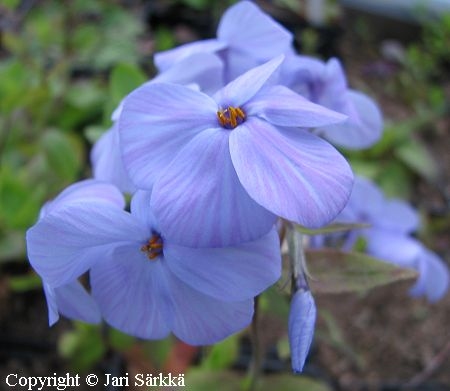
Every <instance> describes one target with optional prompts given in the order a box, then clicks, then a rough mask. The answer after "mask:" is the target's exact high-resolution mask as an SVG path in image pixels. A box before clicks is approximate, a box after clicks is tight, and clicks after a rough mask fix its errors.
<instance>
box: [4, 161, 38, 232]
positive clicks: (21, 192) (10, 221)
mask: <svg viewBox="0 0 450 391" xmlns="http://www.w3.org/2000/svg"><path fill="white" fill-rule="evenodd" d="M44 196H45V189H44V187H43V186H36V187H34V188H33V190H31V189H30V188H29V185H28V183H27V182H26V179H24V178H22V176H21V175H18V173H14V172H13V169H12V168H10V167H8V166H6V165H5V166H4V167H2V171H1V173H0V205H1V208H0V221H1V222H2V223H3V224H5V225H6V226H8V227H11V228H26V227H28V226H29V225H31V224H32V223H33V222H34V221H35V219H36V216H37V215H38V212H39V208H40V206H41V203H42V200H43V198H44Z"/></svg>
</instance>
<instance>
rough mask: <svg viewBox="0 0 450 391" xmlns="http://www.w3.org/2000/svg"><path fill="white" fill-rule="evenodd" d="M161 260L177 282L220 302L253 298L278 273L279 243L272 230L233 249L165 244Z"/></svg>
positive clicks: (270, 283)
mask: <svg viewBox="0 0 450 391" xmlns="http://www.w3.org/2000/svg"><path fill="white" fill-rule="evenodd" d="M164 257H165V258H166V259H167V265H168V267H169V269H170V270H171V271H172V272H173V273H174V274H175V275H176V276H177V277H178V278H179V279H180V280H182V281H184V282H185V283H186V284H188V285H190V286H191V288H193V289H196V290H198V291H200V292H201V293H203V294H205V295H208V296H212V297H214V298H216V299H218V300H222V301H241V300H246V299H250V298H253V297H255V296H257V295H258V294H259V293H261V292H262V291H263V290H265V289H266V288H268V287H269V286H270V285H272V284H273V283H275V282H276V281H277V280H278V279H279V278H280V274H281V254H280V240H279V238H278V234H277V232H276V230H275V229H272V230H271V231H270V233H268V234H267V235H265V236H263V237H262V238H261V239H258V240H255V241H252V242H247V243H243V244H241V245H237V246H235V247H221V248H189V247H183V246H178V245H174V244H170V243H167V244H166V245H165V246H164Z"/></svg>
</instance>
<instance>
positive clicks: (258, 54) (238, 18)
mask: <svg viewBox="0 0 450 391" xmlns="http://www.w3.org/2000/svg"><path fill="white" fill-rule="evenodd" d="M292 41H293V37H292V34H291V33H290V32H289V31H288V30H286V29H285V28H284V27H283V26H281V25H280V24H279V23H278V22H276V21H275V20H274V19H272V18H271V17H270V16H269V15H267V14H266V13H264V12H263V11H262V10H261V9H260V8H259V7H258V6H257V5H255V4H254V3H253V2H251V1H240V2H238V3H237V4H235V5H233V6H231V7H230V8H229V9H228V10H227V11H225V13H224V14H223V16H222V18H221V20H220V23H219V26H218V28H217V38H214V39H207V40H202V41H196V42H193V43H188V44H185V45H182V46H179V47H177V48H175V49H170V50H167V51H165V52H160V53H157V54H155V58H154V61H155V64H156V66H157V67H158V69H159V70H160V71H164V70H167V69H169V68H170V67H171V66H173V65H174V64H175V63H176V62H178V61H181V60H182V59H184V58H186V57H187V56H190V55H192V54H193V53H198V52H209V53H212V52H215V53H218V54H219V55H220V57H221V58H222V59H223V61H224V65H225V69H224V73H225V80H226V81H231V80H233V79H235V78H236V77H238V76H239V75H241V74H242V73H244V72H246V71H248V70H249V69H251V68H254V67H255V66H257V65H261V64H263V63H264V62H267V61H268V60H270V59H271V58H274V57H276V56H278V55H279V54H284V53H288V52H292V50H293V48H292Z"/></svg>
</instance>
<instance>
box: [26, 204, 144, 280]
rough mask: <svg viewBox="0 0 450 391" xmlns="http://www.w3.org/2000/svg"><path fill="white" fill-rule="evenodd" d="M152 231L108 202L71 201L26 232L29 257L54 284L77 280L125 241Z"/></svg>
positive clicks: (136, 238)
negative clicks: (110, 205) (107, 203)
mask: <svg viewBox="0 0 450 391" xmlns="http://www.w3.org/2000/svg"><path fill="white" fill-rule="evenodd" d="M148 236H149V231H148V230H147V229H146V228H145V227H143V226H142V225H141V224H139V222H138V221H136V220H135V219H134V218H133V217H132V216H131V214H129V213H127V212H125V211H123V210H121V209H119V208H112V207H109V206H108V205H104V204H101V203H95V202H92V203H90V204H79V203H77V204H70V205H67V206H65V207H61V208H59V209H58V210H57V211H55V212H53V213H50V214H48V215H46V216H45V217H44V218H42V219H41V220H39V221H38V222H37V223H36V224H35V225H34V226H33V227H31V228H30V229H29V230H28V231H27V250H28V258H29V260H30V263H31V265H32V266H33V268H34V269H35V270H36V271H37V272H38V273H39V275H40V276H41V277H42V278H43V279H44V280H45V281H46V282H47V283H49V284H50V285H51V286H53V287H58V286H61V285H64V284H67V283H70V282H72V281H74V280H75V279H76V278H78V277H79V276H80V275H81V274H83V273H84V272H85V271H87V270H88V269H89V268H90V267H91V266H92V265H94V264H95V263H96V262H98V261H100V260H102V259H104V258H106V257H107V256H108V253H109V252H110V251H111V250H112V249H113V248H114V247H115V246H116V245H117V244H118V243H123V242H132V243H135V242H137V243H143V242H145V241H146V240H148Z"/></svg>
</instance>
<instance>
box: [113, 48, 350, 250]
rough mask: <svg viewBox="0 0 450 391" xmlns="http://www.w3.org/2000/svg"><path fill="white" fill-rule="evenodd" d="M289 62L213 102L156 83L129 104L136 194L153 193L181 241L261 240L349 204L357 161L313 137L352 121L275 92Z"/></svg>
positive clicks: (125, 144)
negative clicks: (285, 223)
mask: <svg viewBox="0 0 450 391" xmlns="http://www.w3.org/2000/svg"><path fill="white" fill-rule="evenodd" d="M282 61H283V57H282V56H281V57H277V58H275V59H273V60H271V61H269V62H267V63H265V64H263V65H261V66H259V67H256V68H254V69H252V70H250V71H248V72H246V73H245V74H244V75H242V76H240V77H239V78H237V79H235V80H234V81H233V82H231V83H229V84H228V85H226V86H225V87H224V88H223V89H221V90H219V91H218V92H217V93H216V94H215V95H214V96H213V97H211V96H208V95H206V94H204V93H202V92H200V91H194V90H192V89H189V88H186V87H184V86H180V85H175V84H169V83H152V84H149V85H145V86H142V87H140V88H138V89H137V90H135V91H134V92H132V93H131V94H130V95H129V96H128V97H127V98H126V99H125V101H124V109H123V112H122V115H121V117H120V120H119V127H120V137H121V144H122V148H123V160H124V163H125V166H126V168H127V170H128V172H129V174H130V177H131V179H132V180H133V182H134V183H135V185H136V186H137V187H139V188H142V189H148V188H151V187H152V186H153V185H154V187H153V196H152V205H153V210H154V213H155V215H156V216H157V217H158V220H159V223H160V225H161V228H162V229H164V230H165V232H167V233H170V235H171V237H173V238H176V239H177V241H178V242H179V243H183V244H185V245H189V246H227V245H232V244H236V243H239V242H242V241H249V240H253V239H255V238H257V237H259V236H261V234H263V233H264V232H267V230H268V229H269V228H270V227H271V226H272V225H273V224H274V221H275V219H276V216H281V217H283V218H286V219H288V220H291V221H296V222H298V223H300V224H302V225H305V226H309V227H317V226H321V225H324V224H326V223H327V222H329V221H331V220H332V219H333V218H334V217H335V216H336V215H337V214H338V213H339V212H340V211H341V210H342V208H343V207H344V205H345V203H346V202H347V199H348V196H349V194H350V189H351V186H352V181H353V174H352V172H351V169H350V167H349V165H348V163H347V162H346V160H345V159H344V157H343V156H342V155H341V154H340V153H339V152H337V151H336V149H334V148H333V147H332V146H331V145H330V144H328V143H327V142H325V141H324V140H322V139H320V138H319V137H317V136H315V135H313V134H311V133H310V132H309V131H308V130H307V129H305V128H310V127H317V126H323V125H326V124H330V123H336V122H339V121H342V120H343V119H345V117H344V116H342V115H341V114H338V113H336V112H333V111H331V110H328V109H326V108H323V107H321V106H319V105H316V104H313V103H311V102H309V101H308V100H306V99H305V98H303V97H302V96H300V95H298V94H296V93H294V92H292V91H291V90H289V89H288V88H286V87H283V86H279V85H278V86H277V85H269V84H268V83H267V81H268V79H269V78H270V77H271V76H272V74H273V73H274V72H275V71H276V69H277V68H278V67H279V65H280V64H281V62H282ZM200 222H201V223H200Z"/></svg>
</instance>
